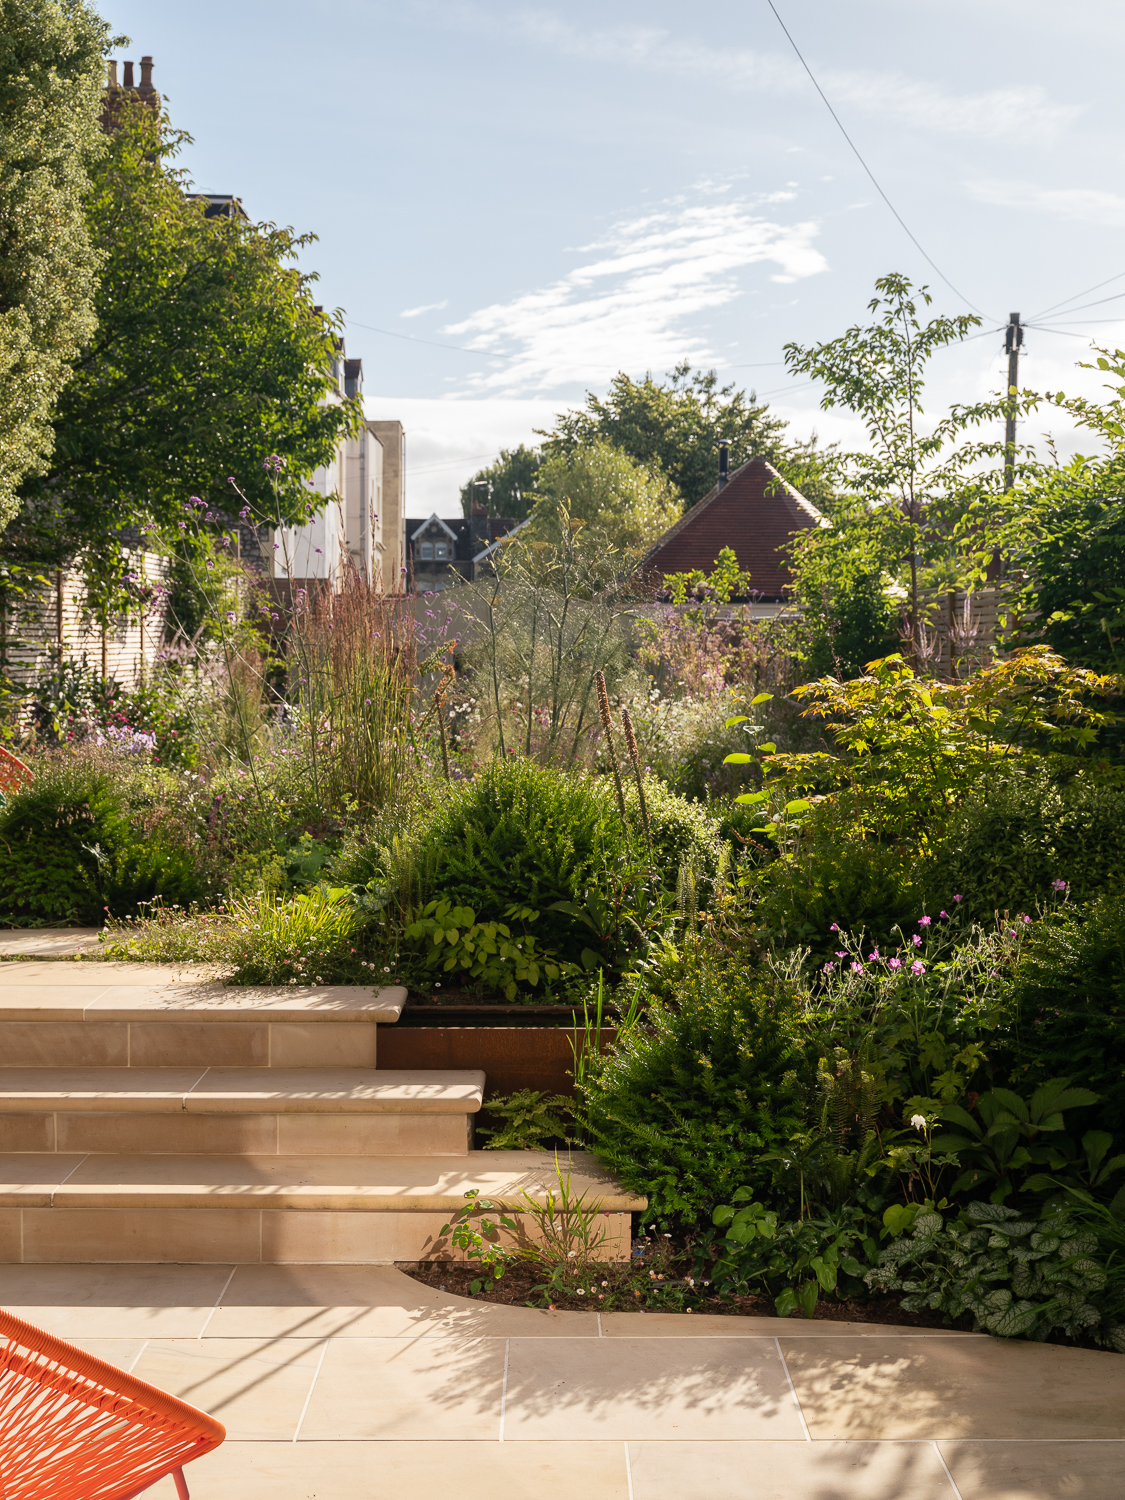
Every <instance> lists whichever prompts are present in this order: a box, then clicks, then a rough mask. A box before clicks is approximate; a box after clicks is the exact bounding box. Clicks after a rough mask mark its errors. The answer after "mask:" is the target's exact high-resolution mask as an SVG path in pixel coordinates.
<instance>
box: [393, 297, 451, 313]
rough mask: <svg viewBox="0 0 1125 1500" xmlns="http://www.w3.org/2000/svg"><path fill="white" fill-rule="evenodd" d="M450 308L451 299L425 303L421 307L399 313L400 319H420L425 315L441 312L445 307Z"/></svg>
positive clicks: (406, 309)
mask: <svg viewBox="0 0 1125 1500" xmlns="http://www.w3.org/2000/svg"><path fill="white" fill-rule="evenodd" d="M448 306H449V298H448V297H447V298H446V299H445V301H444V302H425V303H423V304H422V306H421V307H407V308H404V309H403V311H402V312H400V313H399V317H400V318H419V317H421V316H422V314H423V313H428V312H441V310H442V308H443V307H448Z"/></svg>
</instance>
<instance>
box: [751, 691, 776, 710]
mask: <svg viewBox="0 0 1125 1500" xmlns="http://www.w3.org/2000/svg"><path fill="white" fill-rule="evenodd" d="M772 697H773V694H772V693H759V694H758V696H757V697H756V698H751V699H750V707H751V708H757V706H758V704H759V703H768V702H769V701H770V699H771V698H772Z"/></svg>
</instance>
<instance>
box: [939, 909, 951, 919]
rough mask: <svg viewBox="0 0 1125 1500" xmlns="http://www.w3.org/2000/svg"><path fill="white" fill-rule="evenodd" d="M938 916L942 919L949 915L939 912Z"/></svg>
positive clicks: (945, 912)
mask: <svg viewBox="0 0 1125 1500" xmlns="http://www.w3.org/2000/svg"><path fill="white" fill-rule="evenodd" d="M938 916H939V917H942V918H945V917H948V916H949V913H948V912H947V911H939V912H938Z"/></svg>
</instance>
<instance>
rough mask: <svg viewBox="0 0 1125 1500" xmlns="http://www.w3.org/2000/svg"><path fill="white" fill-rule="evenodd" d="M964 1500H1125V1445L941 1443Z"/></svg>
mask: <svg viewBox="0 0 1125 1500" xmlns="http://www.w3.org/2000/svg"><path fill="white" fill-rule="evenodd" d="M938 1446H939V1448H940V1449H941V1453H942V1456H943V1458H944V1459H945V1461H946V1463H947V1464H948V1466H949V1472H950V1473H951V1474H952V1476H953V1482H954V1483H955V1484H956V1486H957V1489H958V1491H959V1492H960V1495H961V1500H1121V1496H1122V1495H1123V1494H1125V1443H1122V1442H1099V1441H1097V1440H1096V1439H1095V1440H1093V1441H1088V1440H1082V1439H1076V1440H1074V1441H1072V1442H1066V1441H1054V1442H1052V1441H1047V1442H1023V1443H1021V1442H1004V1441H1000V1442H973V1441H971V1440H966V1441H963V1442H956V1441H955V1442H945V1443H939V1445H938Z"/></svg>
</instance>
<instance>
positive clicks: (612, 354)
mask: <svg viewBox="0 0 1125 1500" xmlns="http://www.w3.org/2000/svg"><path fill="white" fill-rule="evenodd" d="M774 196H775V198H788V197H791V196H792V195H791V194H777V195H774ZM762 201H763V200H758V201H757V202H756V203H748V202H729V201H723V202H715V201H711V202H708V203H706V204H703V205H689V206H684V205H682V204H681V205H676V206H674V207H669V208H667V209H665V210H664V211H662V212H658V213H653V214H649V215H647V216H646V217H644V218H639V219H632V220H629V221H627V222H624V223H621V224H618V225H616V226H615V227H614V228H613V230H611V232H610V233H609V235H608V236H607V237H606V239H604V240H602V241H599V242H598V243H596V244H592V245H586V246H582V247H581V250H582V251H583V252H584V253H586V254H593V255H594V256H595V258H594V259H592V260H589V261H586V262H585V263H584V264H582V265H580V266H578V267H576V269H575V270H573V271H571V272H570V273H569V275H567V276H564V277H563V278H562V279H561V280H559V281H555V282H553V283H551V284H550V285H549V286H545V287H543V288H541V289H540V290H538V291H533V292H528V293H525V294H524V295H522V296H519V297H515V298H513V299H512V300H511V301H510V302H504V303H495V304H493V305H492V306H491V307H484V308H481V309H480V310H479V311H477V312H474V313H472V314H471V315H470V316H469V317H468V318H464V319H462V320H461V321H460V322H457V323H453V324H450V325H449V326H448V327H447V328H446V329H445V332H446V333H447V334H451V335H455V336H457V338H458V339H460V340H467V341H468V343H469V346H470V347H472V348H474V349H480V350H481V351H482V352H489V353H497V354H500V355H502V357H503V358H504V361H505V363H504V364H503V366H502V367H500V368H495V369H493V370H491V371H488V372H486V373H482V374H479V375H473V376H470V377H469V387H470V389H478V390H496V391H500V390H511V389H524V390H536V389H537V390H553V389H557V388H558V387H560V386H564V385H568V384H571V383H575V382H576V383H581V384H604V383H605V381H606V380H608V378H609V377H610V376H611V375H612V374H613V373H614V372H615V371H617V370H631V371H640V370H645V369H661V370H663V369H667V368H669V367H670V366H671V365H673V364H675V363H676V361H677V360H680V359H684V358H688V357H690V358H691V359H693V360H709V361H718V362H721V358H720V356H719V355H718V354H716V352H715V351H714V349H712V348H711V347H710V346H709V345H708V343H707V341H706V339H704V338H703V337H702V336H701V335H699V334H687V333H685V332H683V331H682V328H683V320H684V319H685V318H687V317H690V316H692V315H698V314H700V313H703V312H707V311H709V310H711V309H714V308H719V307H722V306H724V305H725V304H726V303H729V302H731V301H733V300H734V299H735V298H736V297H738V296H740V295H741V294H742V286H741V284H740V279H739V276H738V272H739V271H741V270H742V269H743V268H744V267H746V266H750V265H754V264H758V263H761V262H772V263H773V264H774V265H776V266H777V267H778V269H779V272H780V274H781V276H782V277H783V278H784V279H785V280H787V281H793V280H797V279H798V278H802V277H805V276H814V275H816V274H817V273H819V272H821V271H825V270H827V268H828V263H827V261H826V260H825V259H824V256H823V255H822V254H821V253H820V251H819V250H817V249H816V248H815V247H814V246H813V243H812V241H813V239H814V238H815V237H816V235H817V233H818V226H817V225H816V224H815V223H813V222H811V221H806V222H803V223H798V224H779V223H776V222H774V221H773V220H769V219H765V218H761V217H759V216H758V214H757V213H756V212H755V209H756V208H758V207H760V206H761V202H762Z"/></svg>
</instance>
